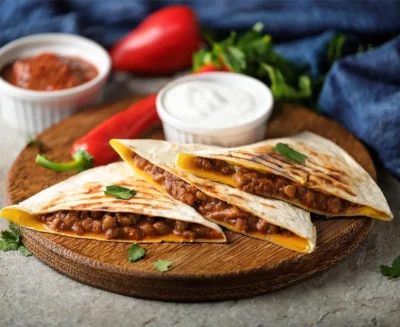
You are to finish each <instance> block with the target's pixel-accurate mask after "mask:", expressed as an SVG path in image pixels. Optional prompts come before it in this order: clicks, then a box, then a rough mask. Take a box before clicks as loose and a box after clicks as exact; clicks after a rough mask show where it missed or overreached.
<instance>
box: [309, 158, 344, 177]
mask: <svg viewBox="0 0 400 327" xmlns="http://www.w3.org/2000/svg"><path fill="white" fill-rule="evenodd" d="M307 162H308V163H310V164H312V165H315V166H318V167H322V169H326V170H331V171H333V172H335V173H337V174H342V175H345V176H347V173H346V172H345V171H344V170H338V169H335V168H332V167H327V166H323V165H320V164H318V163H316V162H315V161H313V160H311V159H307Z"/></svg>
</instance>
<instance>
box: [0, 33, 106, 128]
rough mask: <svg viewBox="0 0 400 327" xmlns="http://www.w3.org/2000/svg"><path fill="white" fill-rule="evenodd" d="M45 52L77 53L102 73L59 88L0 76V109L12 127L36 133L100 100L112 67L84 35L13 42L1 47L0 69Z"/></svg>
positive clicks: (99, 47) (35, 37) (104, 51)
mask: <svg viewBox="0 0 400 327" xmlns="http://www.w3.org/2000/svg"><path fill="white" fill-rule="evenodd" d="M44 52H49V53H55V54H59V55H65V56H77V57H80V58H82V59H84V60H86V61H88V62H90V63H91V64H93V65H94V66H95V67H96V68H97V70H98V72H99V74H98V75H97V76H96V77H95V78H94V79H93V80H91V81H89V82H87V83H84V84H82V85H79V86H76V87H73V88H70V89H65V90H59V91H32V90H26V89H23V88H20V87H17V86H14V85H12V84H10V83H8V82H6V81H5V80H4V79H2V78H0V109H1V113H2V116H3V118H4V119H5V120H6V121H7V122H8V123H9V124H11V125H12V126H14V127H16V128H18V129H22V130H23V131H25V132H27V133H29V134H37V133H40V132H41V131H43V130H44V129H46V128H48V127H50V126H51V125H53V124H55V123H57V122H59V121H60V120H62V119H64V118H66V117H67V116H70V115H71V114H73V113H75V112H77V111H78V110H80V109H82V107H84V106H89V105H92V104H95V103H98V102H99V101H101V99H102V95H103V86H104V84H105V82H106V81H107V77H108V75H109V73H110V69H111V60H110V57H109V55H108V53H107V51H106V50H105V49H103V48H102V47H101V46H100V45H98V44H97V43H95V42H93V41H91V40H89V39H86V38H83V37H81V36H76V35H70V34H62V33H51V34H37V35H32V36H28V37H24V38H21V39H18V40H16V41H13V42H11V43H9V44H7V45H5V46H4V47H2V48H1V49H0V69H2V68H3V67H4V66H5V65H7V64H9V63H11V62H13V61H15V60H17V59H19V58H24V57H30V56H35V55H38V54H41V53H44Z"/></svg>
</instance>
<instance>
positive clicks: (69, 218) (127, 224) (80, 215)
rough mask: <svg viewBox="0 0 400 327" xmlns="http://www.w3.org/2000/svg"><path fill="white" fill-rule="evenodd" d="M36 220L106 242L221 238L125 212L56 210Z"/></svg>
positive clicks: (195, 226) (205, 229)
mask: <svg viewBox="0 0 400 327" xmlns="http://www.w3.org/2000/svg"><path fill="white" fill-rule="evenodd" d="M37 219H38V220H39V221H40V222H41V223H43V224H45V225H46V226H48V227H49V228H50V229H52V230H54V231H70V232H73V233H74V234H77V235H84V234H85V233H88V232H90V233H96V234H99V235H103V236H104V237H105V238H106V239H109V240H111V239H120V240H135V241H139V240H143V239H146V238H157V236H161V235H170V234H173V235H177V236H180V237H183V238H185V239H190V240H194V239H197V238H202V239H217V238H222V235H221V233H219V232H218V231H215V230H213V229H211V228H208V227H206V226H202V225H199V224H195V223H187V222H185V221H180V220H174V219H167V218H159V217H149V216H143V215H138V214H134V213H125V212H123V213H113V212H100V211H57V212H52V213H47V214H41V215H37Z"/></svg>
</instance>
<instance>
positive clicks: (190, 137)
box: [156, 72, 274, 147]
mask: <svg viewBox="0 0 400 327" xmlns="http://www.w3.org/2000/svg"><path fill="white" fill-rule="evenodd" d="M198 80H211V81H218V82H219V83H224V84H226V85H236V86H240V87H241V88H243V89H246V90H247V91H248V92H250V93H252V95H253V96H254V97H256V98H257V100H258V101H257V108H254V109H258V110H257V112H258V114H257V115H255V116H254V117H253V119H251V120H247V121H245V122H242V121H238V122H237V123H235V124H234V125H233V126H229V127H218V128H211V127H208V126H199V124H196V123H195V122H193V124H190V123H188V122H187V121H183V120H180V119H179V118H177V117H175V116H173V115H171V114H170V113H169V112H168V111H167V110H166V108H165V107H164V105H163V98H164V96H165V94H166V93H167V92H168V91H169V90H170V89H171V88H173V87H175V86H176V85H178V84H181V83H186V82H188V81H198ZM156 104H157V112H158V115H159V116H160V118H161V121H162V124H163V128H164V133H165V137H166V139H167V140H168V141H171V142H179V143H201V144H210V145H220V146H225V147H233V146H240V145H245V144H251V143H255V142H258V141H262V140H263V139H264V137H265V133H266V129H267V124H266V122H267V120H268V118H269V116H270V115H271V112H272V107H273V104H274V100H273V96H272V93H271V91H270V89H269V88H268V87H267V86H266V85H265V84H264V83H262V82H260V81H259V80H257V79H255V78H253V77H249V76H246V75H243V74H236V73H230V72H210V73H202V74H193V75H188V76H185V77H181V78H179V79H177V80H175V81H173V82H171V83H169V84H168V85H166V86H165V87H164V88H163V89H162V90H161V91H160V92H159V93H158V96H157V100H156Z"/></svg>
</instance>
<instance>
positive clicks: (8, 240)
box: [0, 222, 31, 256]
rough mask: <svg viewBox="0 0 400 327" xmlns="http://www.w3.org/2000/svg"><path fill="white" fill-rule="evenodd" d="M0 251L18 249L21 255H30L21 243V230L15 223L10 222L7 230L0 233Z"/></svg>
mask: <svg viewBox="0 0 400 327" xmlns="http://www.w3.org/2000/svg"><path fill="white" fill-rule="evenodd" d="M0 236H1V238H2V239H1V240H0V251H4V252H6V251H18V250H19V251H20V252H21V253H22V254H23V255H25V256H28V255H31V253H30V251H29V250H28V249H27V248H26V247H25V246H24V245H23V244H22V241H21V236H22V235H21V230H20V229H19V228H18V226H17V225H16V224H14V223H13V222H10V225H9V230H5V231H2V232H1V233H0Z"/></svg>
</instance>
